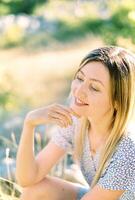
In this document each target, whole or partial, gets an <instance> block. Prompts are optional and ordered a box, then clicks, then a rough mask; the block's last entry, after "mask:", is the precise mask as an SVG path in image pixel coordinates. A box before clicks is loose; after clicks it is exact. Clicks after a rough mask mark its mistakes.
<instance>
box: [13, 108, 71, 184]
mask: <svg viewBox="0 0 135 200" xmlns="http://www.w3.org/2000/svg"><path fill="white" fill-rule="evenodd" d="M47 123H55V124H57V125H59V126H61V127H67V126H68V125H71V123H72V119H71V111H70V109H68V108H65V107H64V106H61V105H56V104H55V105H51V106H49V107H46V108H42V109H37V110H35V111H32V112H30V113H29V114H28V115H27V116H26V119H25V121H24V126H23V131H22V135H21V139H20V144H19V148H18V153H17V167H16V179H17V181H18V183H19V184H20V185H22V186H29V185H33V184H35V183H36V182H38V181H40V180H41V179H42V178H44V177H45V176H46V175H47V174H48V172H49V171H50V169H51V168H52V167H53V166H54V164H56V162H57V161H58V160H59V159H60V158H61V157H62V156H63V155H64V153H65V151H64V150H63V149H62V148H60V147H58V146H57V145H55V144H54V143H53V142H50V143H49V144H48V145H47V146H46V147H45V148H44V149H43V150H42V151H41V152H40V153H39V154H38V155H37V157H36V158H35V155H34V129H35V127H36V126H37V125H39V124H47Z"/></svg>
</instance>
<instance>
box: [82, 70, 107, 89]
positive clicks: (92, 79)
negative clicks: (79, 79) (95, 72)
mask: <svg viewBox="0 0 135 200" xmlns="http://www.w3.org/2000/svg"><path fill="white" fill-rule="evenodd" d="M79 72H81V73H82V74H83V75H84V76H85V74H84V72H83V71H82V70H80V71H78V73H79ZM89 80H90V81H96V82H99V83H100V84H101V85H102V86H104V84H103V83H102V81H100V80H98V79H95V78H89Z"/></svg>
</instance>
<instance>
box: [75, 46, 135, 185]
mask: <svg viewBox="0 0 135 200" xmlns="http://www.w3.org/2000/svg"><path fill="white" fill-rule="evenodd" d="M91 61H97V62H102V63H103V64H104V66H105V67H106V68H107V69H108V71H109V74H110V79H111V99H112V105H113V110H114V115H113V119H112V122H111V126H110V135H109V137H108V138H107V141H106V143H105V146H104V149H103V150H102V153H101V156H100V162H99V166H98V169H97V171H96V174H95V177H94V179H93V181H92V184H91V187H94V185H96V183H97V182H98V180H99V178H100V176H101V175H102V172H103V171H104V169H105V167H106V166H107V163H108V161H109V159H110V158H111V156H112V154H113V153H114V151H115V149H116V146H117V145H118V143H119V141H120V140H121V138H122V137H123V135H125V134H126V133H127V125H128V123H129V121H130V119H131V117H132V114H133V110H134V104H135V57H134V55H133V54H132V53H130V52H128V51H127V50H126V49H123V48H120V47H115V46H110V47H102V48H99V49H95V50H93V51H91V52H90V53H89V54H88V55H87V56H86V57H85V58H84V59H83V60H82V62H81V64H80V66H79V69H78V71H79V70H80V69H81V68H82V67H84V66H85V65H86V64H87V63H89V62H91ZM78 71H77V73H78ZM77 73H76V74H77ZM115 104H117V108H116V109H115ZM89 125H90V124H89V121H88V119H87V118H85V117H82V118H81V119H80V126H79V127H78V129H79V130H78V129H77V130H76V134H75V157H76V158H77V159H80V158H81V156H82V153H83V144H84V139H85V136H86V134H87V129H88V126H89Z"/></svg>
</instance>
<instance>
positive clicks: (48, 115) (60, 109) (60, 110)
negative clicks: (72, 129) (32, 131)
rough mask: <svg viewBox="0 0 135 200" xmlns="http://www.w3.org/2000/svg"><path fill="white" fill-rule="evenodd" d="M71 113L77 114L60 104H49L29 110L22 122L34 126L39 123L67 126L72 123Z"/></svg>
mask: <svg viewBox="0 0 135 200" xmlns="http://www.w3.org/2000/svg"><path fill="white" fill-rule="evenodd" d="M72 115H75V116H77V115H76V114H75V113H74V111H73V110H72V109H71V108H69V107H66V106H63V105H60V104H51V105H49V106H47V107H43V108H39V109H36V110H33V111H31V112H29V113H28V114H27V116H26V118H25V121H24V124H25V125H28V126H30V127H33V128H34V127H36V126H38V125H41V124H49V123H50V124H56V125H59V126H60V127H67V126H68V125H71V124H72Z"/></svg>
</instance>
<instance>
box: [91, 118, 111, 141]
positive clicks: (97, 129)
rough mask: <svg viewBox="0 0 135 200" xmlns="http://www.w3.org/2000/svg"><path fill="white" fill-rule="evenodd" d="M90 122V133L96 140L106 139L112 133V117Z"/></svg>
mask: <svg viewBox="0 0 135 200" xmlns="http://www.w3.org/2000/svg"><path fill="white" fill-rule="evenodd" d="M88 120H89V122H90V128H89V133H90V134H91V135H94V137H96V138H99V139H100V138H106V137H107V136H108V135H109V133H110V125H111V121H112V115H111V114H110V116H108V115H107V116H106V117H103V118H102V119H101V118H100V119H99V120H95V121H94V120H91V119H88Z"/></svg>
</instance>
